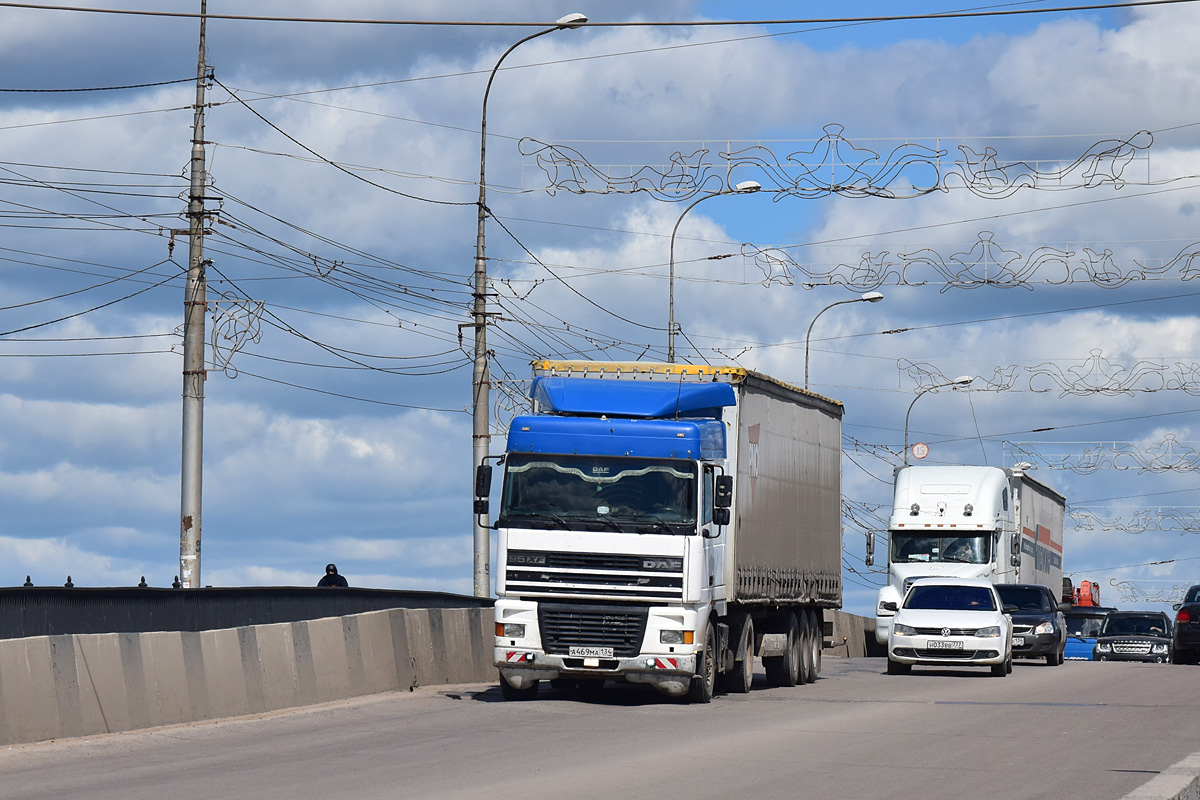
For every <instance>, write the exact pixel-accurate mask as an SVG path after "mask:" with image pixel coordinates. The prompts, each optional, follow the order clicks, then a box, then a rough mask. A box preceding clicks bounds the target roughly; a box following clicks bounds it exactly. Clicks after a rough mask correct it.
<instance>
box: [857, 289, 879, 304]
mask: <svg viewBox="0 0 1200 800" xmlns="http://www.w3.org/2000/svg"><path fill="white" fill-rule="evenodd" d="M882 299H883V292H867V293H866V294H864V295H863V296H862V297H860V298H859V300H862V301H863V302H864V303H878V302H879V301H880V300H882Z"/></svg>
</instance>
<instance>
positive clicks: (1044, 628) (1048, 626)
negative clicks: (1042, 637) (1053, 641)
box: [1033, 622, 1054, 634]
mask: <svg viewBox="0 0 1200 800" xmlns="http://www.w3.org/2000/svg"><path fill="white" fill-rule="evenodd" d="M1033 632H1034V633H1035V634H1041V633H1054V623H1053V622H1043V623H1042V624H1041V625H1038V626H1037V627H1036V628H1034V629H1033Z"/></svg>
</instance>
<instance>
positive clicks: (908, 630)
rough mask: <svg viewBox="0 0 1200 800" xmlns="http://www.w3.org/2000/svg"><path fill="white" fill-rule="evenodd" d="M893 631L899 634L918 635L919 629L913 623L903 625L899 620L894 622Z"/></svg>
mask: <svg viewBox="0 0 1200 800" xmlns="http://www.w3.org/2000/svg"><path fill="white" fill-rule="evenodd" d="M892 633H894V634H896V635H897V636H916V635H917V629H916V628H914V627H912V626H911V625H901V624H900V623H899V622H894V623H892Z"/></svg>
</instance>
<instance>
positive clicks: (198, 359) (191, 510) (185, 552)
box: [179, 0, 208, 589]
mask: <svg viewBox="0 0 1200 800" xmlns="http://www.w3.org/2000/svg"><path fill="white" fill-rule="evenodd" d="M206 12H207V0H200V57H199V60H198V62H197V65H196V115H195V122H194V123H193V125H192V161H191V187H190V189H189V190H188V209H187V217H188V238H189V244H188V272H187V285H186V287H185V288H184V295H183V466H182V469H181V470H180V475H179V483H180V512H179V520H180V522H179V582H180V584H181V586H182V587H183V588H184V589H198V588H200V586H201V585H202V584H201V583H200V487H201V482H202V477H203V471H204V381H205V378H206V372H205V369H204V336H205V334H204V323H205V313H206V311H207V306H208V300H207V297H206V292H207V286H206V281H205V276H204V271H205V261H204V223H205V219H204V188H205V184H206V183H207V180H208V179H207V174H206V173H205V169H204V90H205V88H206V86H207V83H208V66H207V64H205V53H204V51H205V41H204V23H205V15H206Z"/></svg>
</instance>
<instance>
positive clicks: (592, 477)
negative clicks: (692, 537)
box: [499, 453, 699, 533]
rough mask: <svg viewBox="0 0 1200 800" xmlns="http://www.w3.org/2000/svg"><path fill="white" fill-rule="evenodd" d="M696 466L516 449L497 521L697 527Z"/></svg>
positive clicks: (667, 529)
mask: <svg viewBox="0 0 1200 800" xmlns="http://www.w3.org/2000/svg"><path fill="white" fill-rule="evenodd" d="M696 475H697V472H696V464H695V462H691V461H685V460H682V459H665V458H662V459H653V458H617V457H612V456H573V455H542V454H530V453H514V454H512V455H510V456H508V458H507V460H506V463H505V465H504V493H503V496H502V499H501V502H500V517H499V523H500V524H501V525H503V526H506V527H539V528H542V527H547V526H550V527H558V528H583V529H594V530H610V531H611V530H617V531H630V532H654V533H695V531H696V511H697V509H698V507H699V502H698V501H697V494H696V492H697V489H696V483H697V479H696Z"/></svg>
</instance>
